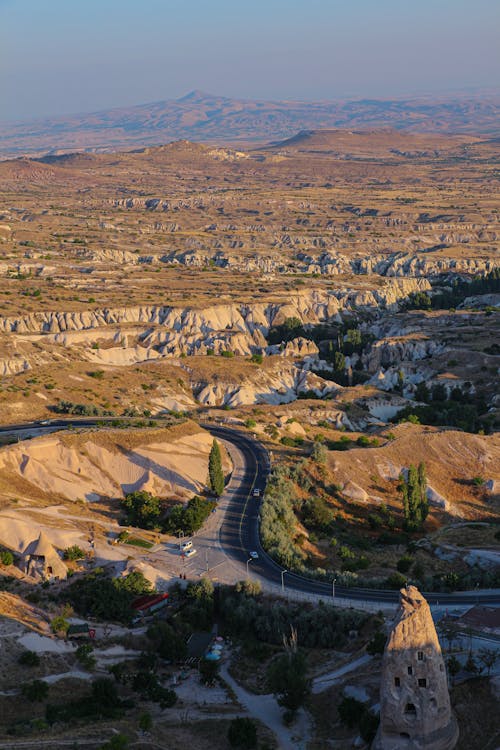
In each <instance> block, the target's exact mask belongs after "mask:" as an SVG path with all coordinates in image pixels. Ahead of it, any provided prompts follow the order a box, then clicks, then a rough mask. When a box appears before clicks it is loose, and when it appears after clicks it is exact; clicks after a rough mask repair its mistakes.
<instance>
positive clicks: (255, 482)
mask: <svg viewBox="0 0 500 750" xmlns="http://www.w3.org/2000/svg"><path fill="white" fill-rule="evenodd" d="M115 419H116V418H113V419H111V418H108V419H106V418H104V419H103V418H102V417H100V418H83V419H82V418H77V419H55V420H44V421H43V422H30V423H24V424H16V425H3V426H1V427H0V434H2V433H3V434H12V433H15V432H23V433H24V432H26V431H28V432H29V431H30V430H37V431H43V429H44V428H45V429H51V428H56V429H68V428H69V427H71V426H74V427H76V426H78V427H94V426H96V425H97V424H102V423H103V422H107V421H109V422H111V421H113V420H115ZM120 421H122V422H123V421H127V420H125V419H120ZM130 421H131V422H133V421H134V420H133V419H130ZM158 421H160V420H158ZM200 426H201V427H203V428H204V429H206V430H207V431H208V432H210V434H211V435H213V436H214V437H215V438H219V439H221V440H225V441H227V442H228V443H232V444H233V445H234V446H236V448H238V449H239V451H241V453H242V454H243V457H244V459H245V469H244V476H243V479H242V481H241V483H240V484H239V486H238V487H237V488H236V489H235V491H234V492H233V493H232V496H231V498H230V500H229V502H228V506H227V510H226V513H225V516H224V520H223V522H222V525H221V528H220V532H219V541H220V544H221V547H222V549H223V550H224V552H225V554H226V555H227V556H228V557H229V558H232V559H233V560H236V561H237V562H238V563H240V564H243V565H245V564H246V563H247V561H248V560H249V552H250V551H252V550H255V551H256V552H258V555H259V558H258V559H257V560H252V563H251V565H252V571H254V572H255V573H257V574H258V575H259V576H260V577H261V578H263V579H265V580H267V581H268V582H269V583H272V584H274V585H278V586H282V585H283V584H284V585H285V587H286V589H292V590H295V591H300V592H304V593H307V594H316V595H319V596H323V597H325V600H329V599H332V593H333V592H332V582H325V581H317V580H314V579H312V578H306V577H305V576H301V575H298V574H297V573H290V572H288V571H285V572H283V567H282V566H280V565H278V564H277V563H276V562H275V561H274V560H273V559H272V558H271V557H270V556H269V555H268V554H267V553H266V552H265V550H264V549H263V548H262V545H261V543H260V534H259V521H260V519H259V510H260V505H261V503H262V495H263V490H264V488H265V485H266V481H267V477H268V475H269V471H270V463H269V456H268V453H267V451H266V450H265V448H264V447H263V446H262V444H261V443H259V442H258V440H256V439H254V438H253V437H251V436H250V435H248V434H246V433H243V432H242V431H241V430H237V429H234V428H230V427H225V426H222V425H219V424H217V425H215V424H213V423H202V424H201V425H200ZM254 488H258V489H260V490H261V496H260V497H259V498H256V497H254V496H253V494H252V492H253V489H254ZM423 593H424V596H425V598H426V599H427V601H428V602H429V603H430V604H441V605H442V606H448V605H450V606H452V605H467V604H469V605H472V604H476V603H478V602H481V604H494V605H497V606H500V590H498V589H496V590H493V591H482V590H480V589H479V590H474V591H459V592H454V593H451V594H444V593H436V592H423ZM335 598H336V599H337V598H339V599H349V600H358V601H364V602H371V603H377V602H378V603H380V604H383V603H385V604H397V602H398V599H399V594H398V592H397V591H394V590H393V591H390V590H384V589H371V588H359V587H354V586H353V587H344V586H338V585H336V586H335Z"/></svg>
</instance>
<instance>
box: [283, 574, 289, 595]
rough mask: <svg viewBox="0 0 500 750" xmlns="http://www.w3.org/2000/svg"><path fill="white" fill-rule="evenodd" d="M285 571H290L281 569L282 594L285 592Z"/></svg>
mask: <svg viewBox="0 0 500 750" xmlns="http://www.w3.org/2000/svg"><path fill="white" fill-rule="evenodd" d="M285 573H288V570H282V571H281V593H282V594H284V593H285V579H284V576H285Z"/></svg>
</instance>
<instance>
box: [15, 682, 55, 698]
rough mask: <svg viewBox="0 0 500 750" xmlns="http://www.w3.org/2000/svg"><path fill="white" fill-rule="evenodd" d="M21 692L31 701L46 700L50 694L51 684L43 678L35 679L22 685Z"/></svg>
mask: <svg viewBox="0 0 500 750" xmlns="http://www.w3.org/2000/svg"><path fill="white" fill-rule="evenodd" d="M21 693H22V695H23V696H24V697H25V698H26V700H28V701H30V703H34V702H35V701H44V700H45V699H46V697H47V696H48V694H49V686H48V685H47V683H46V682H44V681H43V680H33V682H26V683H25V684H24V685H22V686H21Z"/></svg>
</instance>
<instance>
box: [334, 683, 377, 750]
mask: <svg viewBox="0 0 500 750" xmlns="http://www.w3.org/2000/svg"><path fill="white" fill-rule="evenodd" d="M337 710H338V712H339V717H340V721H341V722H342V724H345V725H346V726H348V727H349V728H350V729H353V728H354V727H358V728H359V733H360V735H361V737H362V739H363V740H364V741H365V742H367V743H371V742H372V741H373V739H374V738H375V735H376V733H377V729H378V725H379V723H380V716H379V714H374V713H373V712H372V711H371V710H370V709H369V708H368V706H367V705H366V703H363V702H362V701H358V700H357V699H356V698H352V697H351V696H346V695H344V696H343V697H342V701H341V702H340V703H339V705H338V707H337Z"/></svg>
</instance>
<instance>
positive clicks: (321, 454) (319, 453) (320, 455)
mask: <svg viewBox="0 0 500 750" xmlns="http://www.w3.org/2000/svg"><path fill="white" fill-rule="evenodd" d="M311 458H312V460H313V461H315V462H316V463H317V464H321V465H324V464H326V459H327V458H328V450H327V448H326V446H324V445H323V444H322V443H319V442H317V443H314V445H313V448H312V451H311Z"/></svg>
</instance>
